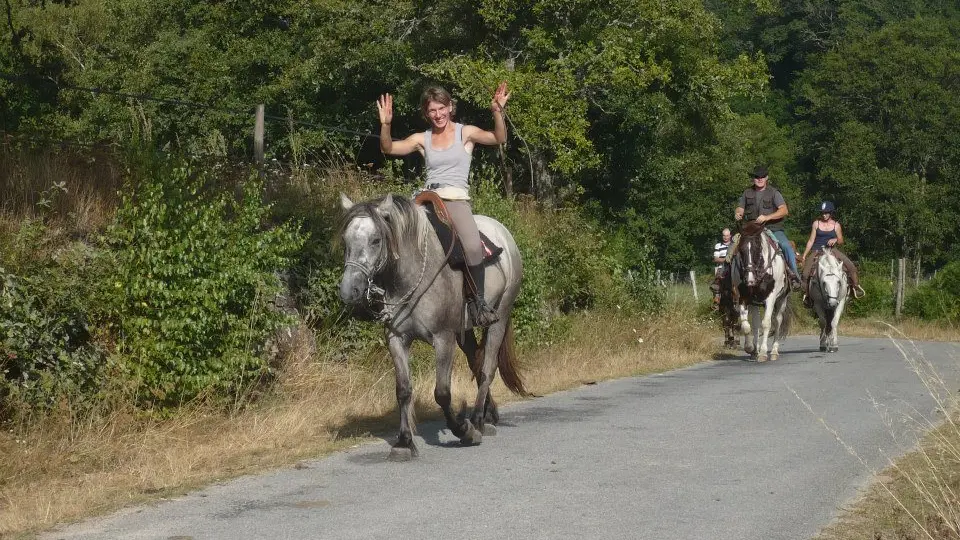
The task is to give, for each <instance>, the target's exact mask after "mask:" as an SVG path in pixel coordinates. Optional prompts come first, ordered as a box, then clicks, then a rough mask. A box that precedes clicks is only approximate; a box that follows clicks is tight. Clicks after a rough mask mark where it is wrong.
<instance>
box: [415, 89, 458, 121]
mask: <svg viewBox="0 0 960 540" xmlns="http://www.w3.org/2000/svg"><path fill="white" fill-rule="evenodd" d="M431 101H436V102H437V103H442V104H444V105H449V106H450V116H451V117H453V115H454V114H456V112H457V102H456V101H454V100H453V96H451V95H450V92H447V90H446V88H443V87H441V86H429V87H427V89H426V90H424V91H423V95H422V96H420V112H421V114H423V117H424V119H426V120H428V121H429V120H430V117H429V116H428V115H427V107H429V106H430V102H431Z"/></svg>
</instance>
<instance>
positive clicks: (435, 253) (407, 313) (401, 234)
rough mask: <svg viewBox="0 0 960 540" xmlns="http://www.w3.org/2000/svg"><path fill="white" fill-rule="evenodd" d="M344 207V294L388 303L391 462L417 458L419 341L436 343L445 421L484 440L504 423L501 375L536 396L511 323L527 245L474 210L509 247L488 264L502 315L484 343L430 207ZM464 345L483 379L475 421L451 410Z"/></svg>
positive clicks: (344, 201)
mask: <svg viewBox="0 0 960 540" xmlns="http://www.w3.org/2000/svg"><path fill="white" fill-rule="evenodd" d="M340 204H341V206H342V207H343V209H344V210H345V212H346V214H345V216H344V219H343V226H342V228H341V237H342V240H343V245H344V255H345V263H344V269H343V277H342V279H341V280H340V299H341V300H342V301H343V302H344V303H346V304H348V305H352V306H357V305H361V306H365V307H370V306H371V305H377V306H379V307H380V308H381V309H380V311H379V313H376V314H375V315H376V318H377V319H378V320H380V321H381V322H382V323H383V325H384V330H385V334H386V341H387V347H388V348H389V350H390V356H391V357H392V358H393V366H394V371H395V373H396V379H397V380H396V383H397V404H398V406H399V408H400V433H399V436H398V437H397V442H396V443H395V444H394V445H393V448H392V449H391V451H390V457H391V459H394V460H408V459H411V458H413V457H416V456H417V455H418V450H417V447H416V445H415V444H414V440H413V433H414V431H415V426H414V422H415V420H414V407H413V391H412V385H411V381H410V361H409V359H410V346H411V344H412V342H413V340H414V339H418V340H421V341H425V342H427V343H430V344H431V345H433V348H434V352H435V354H436V363H437V369H436V387H435V389H434V394H433V395H434V399H435V400H436V402H437V404H438V405H439V406H440V408H441V409H442V410H443V416H444V418H445V420H446V423H447V427H448V428H449V429H450V431H451V432H453V434H454V435H455V436H456V437H457V438H459V439H460V441H461V443H463V444H465V445H471V444H479V443H480V442H481V440H482V438H483V433H485V432H486V433H488V434H489V433H490V432H492V431H493V428H489V429H487V427H488V426H489V425H491V424H496V423H497V422H498V420H499V414H498V412H497V406H496V403H494V401H493V398H492V396H491V395H490V384H491V383H492V382H493V378H494V377H495V376H496V373H497V371H499V372H500V377H501V378H502V379H503V382H504V384H505V385H506V386H507V388H509V389H510V390H511V391H513V392H514V393H516V394H518V395H528V394H527V391H526V389H525V388H524V386H523V381H522V380H521V378H520V373H519V371H518V368H517V360H516V357H515V356H514V352H513V327H512V326H511V324H510V312H511V310H512V309H513V303H514V301H515V300H516V298H517V295H518V294H519V293H520V280H521V278H522V276H523V264H522V263H521V261H520V250H519V248H517V243H516V242H515V241H514V239H513V236H512V235H511V234H510V231H508V230H507V228H506V227H504V226H503V225H502V224H501V223H500V222H498V221H496V220H494V219H492V218H489V217H486V216H479V215H478V216H474V217H475V219H476V221H477V227H478V228H479V229H480V231H481V232H482V233H483V234H485V235H486V236H487V238H489V239H490V240H491V241H492V242H493V243H494V244H496V245H498V246H500V247H502V248H503V252H502V253H501V254H500V256H499V257H497V259H496V260H495V262H492V263H490V264H488V265H487V266H486V270H485V271H486V276H485V281H486V287H485V289H486V294H485V298H486V301H487V304H488V305H490V306H491V307H493V308H494V309H495V310H496V312H497V314H498V315H499V317H500V320H499V321H498V322H496V323H494V324H493V325H491V326H490V327H489V328H486V329H485V330H484V332H483V337H482V339H481V341H480V343H479V344H478V343H477V340H476V336H475V334H474V332H473V326H474V325H473V322H472V321H471V320H470V318H469V317H468V316H467V314H466V310H465V298H464V283H463V279H464V278H463V272H461V271H458V270H455V269H453V268H452V267H451V266H450V265H449V264H448V262H449V261H448V258H449V252H445V251H444V249H443V248H442V247H441V243H440V240H439V239H438V238H437V234H436V233H435V232H434V229H433V227H432V226H431V225H430V221H429V219H428V216H427V214H426V212H427V210H426V209H425V208H424V207H423V206H419V205H416V204H414V203H413V202H412V201H410V200H409V199H407V198H405V197H402V196H392V195H387V196H386V197H383V198H379V199H374V200H371V201H367V202H363V203H358V204H354V203H353V202H352V201H351V200H350V199H348V198H347V197H346V196H345V195H341V197H340ZM457 345H459V346H460V348H461V349H462V350H463V352H464V354H465V355H466V356H467V360H468V362H469V363H470V367H471V370H472V371H473V373H474V376H475V377H476V380H477V398H476V401H475V403H474V408H473V414H472V415H471V417H470V418H469V419H468V418H467V417H466V412H465V411H462V412H461V413H460V414H459V415H455V414H454V412H453V409H452V407H451V406H450V401H451V393H450V378H451V373H452V371H453V358H454V350H455V347H456V346H457Z"/></svg>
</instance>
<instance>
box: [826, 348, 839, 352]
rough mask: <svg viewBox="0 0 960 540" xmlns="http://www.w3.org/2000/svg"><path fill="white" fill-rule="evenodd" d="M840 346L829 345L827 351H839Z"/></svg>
mask: <svg viewBox="0 0 960 540" xmlns="http://www.w3.org/2000/svg"><path fill="white" fill-rule="evenodd" d="M839 351H840V347H828V348H827V352H839Z"/></svg>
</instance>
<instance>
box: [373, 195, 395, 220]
mask: <svg viewBox="0 0 960 540" xmlns="http://www.w3.org/2000/svg"><path fill="white" fill-rule="evenodd" d="M392 210H393V194H392V193H391V194H389V195H387V196H386V197H384V198H383V202H381V203H380V204H379V205H378V206H377V213H378V214H380V215H381V216H383V218H384V219H389V218H390V212H391V211H392Z"/></svg>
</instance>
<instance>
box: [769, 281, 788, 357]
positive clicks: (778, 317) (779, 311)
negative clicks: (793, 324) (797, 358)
mask: <svg viewBox="0 0 960 540" xmlns="http://www.w3.org/2000/svg"><path fill="white" fill-rule="evenodd" d="M786 305H787V297H786V296H784V297H783V298H780V299H778V300H777V301H776V302H774V304H773V309H774V313H773V324H772V325H771V331H772V332H773V345H772V346H771V347H770V360H771V361H773V360H779V359H780V325H781V324H783V310H784V308H785V307H786Z"/></svg>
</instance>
